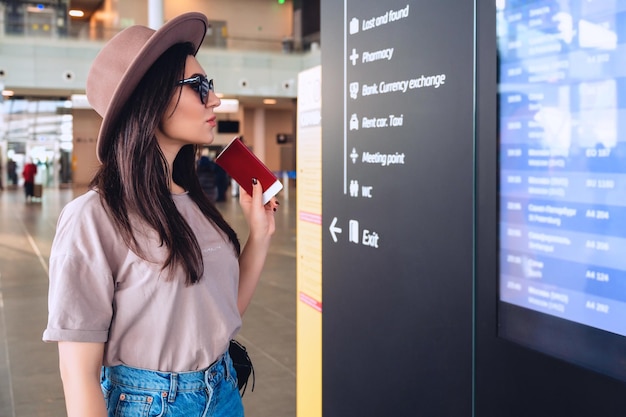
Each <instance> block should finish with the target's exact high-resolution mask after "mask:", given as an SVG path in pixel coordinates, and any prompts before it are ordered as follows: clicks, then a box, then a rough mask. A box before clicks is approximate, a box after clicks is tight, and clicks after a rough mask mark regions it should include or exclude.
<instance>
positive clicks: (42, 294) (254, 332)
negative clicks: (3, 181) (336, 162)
mask: <svg viewBox="0 0 626 417" xmlns="http://www.w3.org/2000/svg"><path fill="white" fill-rule="evenodd" d="M82 192H84V190H71V189H52V188H47V189H44V194H43V198H42V200H41V201H40V202H36V203H25V201H24V196H23V193H22V190H21V189H18V190H6V189H5V190H4V191H0V417H52V416H54V417H57V416H64V415H65V405H64V400H63V391H62V387H61V382H60V377H59V371H58V363H57V362H58V356H57V348H56V344H46V343H43V342H42V341H41V335H42V331H43V329H44V327H45V325H46V315H47V289H48V278H47V263H48V256H49V253H50V245H51V243H52V238H53V236H54V230H55V224H56V219H57V216H58V214H59V212H60V210H61V208H62V207H63V205H64V204H65V203H66V202H68V201H69V200H71V199H72V198H73V197H74V196H75V195H78V194H80V193H82ZM295 200H296V199H295V191H294V190H293V187H292V189H291V190H290V191H289V198H286V196H284V195H283V196H282V199H281V202H282V204H281V208H280V210H279V211H278V212H277V214H276V220H277V232H276V235H275V238H274V242H273V245H272V248H271V251H270V255H269V256H268V259H267V263H266V268H265V271H264V274H263V277H262V280H261V283H260V285H259V287H258V290H257V293H256V296H255V298H254V299H253V302H252V305H251V306H250V307H249V308H248V311H247V312H246V315H245V316H244V326H243V329H242V331H241V333H240V336H239V337H238V339H239V340H240V341H241V342H242V343H243V344H244V345H246V347H247V348H248V351H249V353H250V356H251V357H252V360H253V363H254V367H255V371H256V386H255V389H254V392H250V385H249V386H248V391H247V392H246V394H245V396H244V399H243V400H244V406H245V409H246V416H247V417H293V416H295V410H296V400H295V396H296V387H295V385H296V341H295V338H296V296H295V293H296V259H295V256H296V241H295V227H296V226H295V215H296V209H295ZM219 207H220V209H221V210H222V212H223V214H224V216H225V217H226V218H227V219H228V221H229V222H230V223H231V225H232V226H233V227H234V228H235V229H236V230H237V231H238V233H239V235H240V238H241V239H242V241H243V240H244V239H245V235H246V232H245V230H246V229H245V223H244V221H243V217H242V214H241V211H240V209H239V205H238V203H237V201H236V198H230V199H229V200H228V201H226V202H224V203H219Z"/></svg>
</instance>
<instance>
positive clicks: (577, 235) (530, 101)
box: [496, 0, 626, 343]
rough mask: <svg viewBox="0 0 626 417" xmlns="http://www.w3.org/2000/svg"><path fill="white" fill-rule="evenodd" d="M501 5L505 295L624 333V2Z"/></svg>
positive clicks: (507, 0) (537, 0)
mask: <svg viewBox="0 0 626 417" xmlns="http://www.w3.org/2000/svg"><path fill="white" fill-rule="evenodd" d="M496 4H497V42H498V43H497V45H498V60H499V61H498V66H499V80H498V83H499V84H498V85H499V87H498V88H499V97H498V98H499V103H498V106H499V117H498V122H499V127H498V134H499V145H500V147H499V167H500V171H499V175H500V177H499V192H500V194H499V211H500V212H499V214H500V216H499V234H500V236H499V271H500V275H499V287H500V288H499V297H500V301H501V302H503V303H506V304H509V305H514V306H517V307H520V308H522V309H527V310H532V311H535V312H538V313H542V314H545V315H548V316H551V317H554V318H557V319H562V320H565V321H567V322H569V323H576V324H577V325H581V326H588V327H590V328H593V329H597V330H601V331H604V332H610V333H612V334H613V335H619V336H626V319H625V318H626V77H625V76H626V1H624V0H550V1H547V0H544V1H541V0H516V1H511V0H498V1H497V2H496ZM532 325H534V323H533V324H532ZM537 325H538V326H540V325H541V323H537ZM535 331H538V332H539V334H541V335H542V336H541V337H543V338H550V334H549V332H544V333H541V328H538V329H535ZM562 342H563V343H568V341H567V340H564V341H562ZM570 342H571V341H570ZM530 343H532V342H530Z"/></svg>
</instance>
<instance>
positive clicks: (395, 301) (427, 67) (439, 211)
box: [322, 0, 474, 416]
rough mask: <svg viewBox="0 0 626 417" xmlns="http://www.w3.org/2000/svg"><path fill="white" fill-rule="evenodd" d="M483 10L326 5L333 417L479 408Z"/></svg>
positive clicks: (328, 346)
mask: <svg viewBox="0 0 626 417" xmlns="http://www.w3.org/2000/svg"><path fill="white" fill-rule="evenodd" d="M472 7H473V6H472V4H471V2H466V1H459V0H430V1H419V2H417V1H409V0H400V1H399V0H393V1H385V2H381V1H372V0H369V1H362V0H359V1H357V0H343V1H340V2H337V1H335V0H327V1H322V90H323V93H322V95H323V97H322V135H323V146H322V148H323V161H322V162H323V163H322V166H323V216H322V217H323V233H324V234H323V266H322V269H323V302H324V312H323V387H324V391H323V407H324V415H325V416H346V415H392V414H397V412H400V413H404V412H405V411H406V412H409V410H415V408H414V407H415V404H414V400H415V399H416V396H418V397H420V398H421V399H422V400H423V401H424V403H423V405H424V406H423V407H422V410H423V411H426V410H432V411H433V413H434V414H430V415H467V411H468V410H469V409H470V406H471V348H472V340H471V328H472V322H471V316H472V226H473V213H472V207H473V88H474V83H473V80H474V77H473V8H472ZM409 374H410V377H409ZM382 380H386V381H388V382H389V383H384V384H382V385H383V387H380V385H381V384H377V388H376V390H377V392H375V393H374V392H372V391H371V389H370V387H372V382H374V381H376V382H379V381H382ZM444 392H455V393H457V395H458V397H457V398H458V399H459V400H458V401H455V402H451V401H448V400H447V398H446V396H442V395H441V393H444ZM390 403H391V404H394V405H393V406H392V407H391V408H393V409H394V411H395V412H396V413H393V412H391V410H390V408H389V407H390V405H389V404H390ZM405 407H406V408H405ZM405 415H409V414H405Z"/></svg>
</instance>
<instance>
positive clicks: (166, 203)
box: [90, 43, 241, 285]
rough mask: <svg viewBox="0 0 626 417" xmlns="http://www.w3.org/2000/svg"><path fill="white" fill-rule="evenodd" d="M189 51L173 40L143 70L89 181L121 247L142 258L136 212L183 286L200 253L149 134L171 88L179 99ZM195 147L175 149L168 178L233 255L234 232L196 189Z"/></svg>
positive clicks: (198, 272) (191, 279)
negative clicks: (222, 237)
mask: <svg viewBox="0 0 626 417" xmlns="http://www.w3.org/2000/svg"><path fill="white" fill-rule="evenodd" d="M194 52H195V49H194V46H193V45H192V44H190V43H181V44H176V45H174V46H172V47H171V48H169V49H168V50H167V51H166V52H165V53H163V55H161V57H160V58H159V59H158V60H157V61H156V62H155V63H154V65H152V67H151V68H150V69H149V70H148V72H146V74H145V76H144V77H143V78H142V80H141V82H140V83H139V85H138V86H137V88H136V90H135V91H134V92H133V94H132V95H131V97H130V99H129V100H128V102H127V103H126V104H125V106H124V109H123V110H122V112H121V114H122V115H123V116H121V117H120V118H119V120H118V121H117V122H116V124H115V127H114V128H113V130H112V133H111V134H112V135H114V140H112V141H111V142H110V143H111V147H110V148H109V149H106V150H105V151H104V152H103V154H102V155H101V159H102V165H101V166H100V168H99V169H98V172H97V173H96V175H95V176H94V178H93V179H92V181H91V183H90V187H91V188H93V189H96V190H97V191H98V192H99V194H100V199H101V200H102V202H103V204H104V206H105V207H106V208H107V211H108V213H109V216H110V217H111V219H112V221H113V223H114V224H115V227H116V228H117V230H118V231H119V232H120V234H121V236H122V238H123V239H124V242H125V243H126V245H127V246H128V247H129V248H130V249H131V250H133V251H134V252H135V253H137V255H139V256H140V257H142V258H144V259H146V254H145V253H143V252H142V249H141V248H140V247H139V245H138V244H137V240H136V238H135V235H134V233H133V226H132V224H131V221H130V217H131V215H132V216H137V217H139V218H140V219H141V220H142V221H144V222H145V223H146V224H147V225H148V226H149V227H151V228H153V229H154V230H155V231H156V232H157V233H158V236H159V238H160V241H161V245H164V246H165V247H166V248H167V251H168V256H167V259H166V260H165V262H164V264H163V267H162V268H163V270H165V269H166V268H170V272H171V271H173V269H174V267H175V266H176V265H181V266H182V267H183V268H184V270H185V272H186V274H187V278H186V280H185V283H186V284H187V285H190V284H195V283H196V282H198V281H199V280H200V278H202V274H203V269H204V265H203V261H202V251H201V249H200V246H199V244H198V240H197V239H196V237H195V235H194V233H193V230H192V229H191V227H190V226H189V224H188V223H187V222H186V221H185V219H184V218H183V217H182V216H181V214H180V213H179V212H178V210H177V209H176V206H175V204H174V200H173V199H172V196H171V193H170V188H169V182H168V181H169V168H168V164H167V161H166V159H165V156H164V154H163V152H162V151H161V148H160V147H159V145H158V143H157V139H156V137H155V135H154V132H155V130H156V129H157V127H158V126H159V123H160V121H161V119H162V117H163V116H164V115H165V112H166V110H167V107H168V105H169V103H170V100H171V98H172V97H174V95H175V94H176V92H177V90H178V98H180V89H179V88H178V87H177V85H176V81H177V80H180V79H182V78H183V75H184V72H185V62H186V59H187V56H188V55H193V53H194ZM165 116H169V115H165ZM196 148H197V147H196V146H194V145H185V146H183V147H182V148H181V150H180V152H179V153H178V155H176V158H175V160H174V163H173V166H172V178H173V179H174V182H175V183H176V184H178V185H180V186H181V187H183V188H184V189H186V190H187V191H188V194H189V197H190V198H191V199H192V200H193V201H194V202H195V203H196V204H197V205H198V207H199V208H200V210H201V211H202V213H203V214H204V215H205V216H206V217H207V218H208V219H209V220H210V221H211V222H213V224H215V225H216V226H217V227H218V228H219V229H221V230H222V231H223V232H224V233H225V234H226V236H228V239H229V240H230V242H231V243H232V244H233V247H234V250H235V252H236V254H237V255H239V253H240V250H241V248H240V244H239V240H238V238H237V235H236V233H235V231H234V230H233V229H232V228H231V227H230V226H229V225H228V223H226V221H225V220H224V218H223V217H222V215H221V214H220V212H219V211H218V210H217V208H216V207H215V206H214V205H213V203H211V201H210V200H209V199H208V197H207V196H206V195H205V193H204V192H203V191H202V188H201V187H200V183H199V181H198V175H197V173H196V168H195V155H196V150H197V149H196ZM171 275H172V274H171V273H170V274H168V277H171Z"/></svg>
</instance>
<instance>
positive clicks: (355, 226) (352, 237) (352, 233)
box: [348, 220, 359, 244]
mask: <svg viewBox="0 0 626 417" xmlns="http://www.w3.org/2000/svg"><path fill="white" fill-rule="evenodd" d="M348 240H349V241H350V242H353V243H356V244H358V243H359V222H358V221H357V220H350V222H348Z"/></svg>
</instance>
